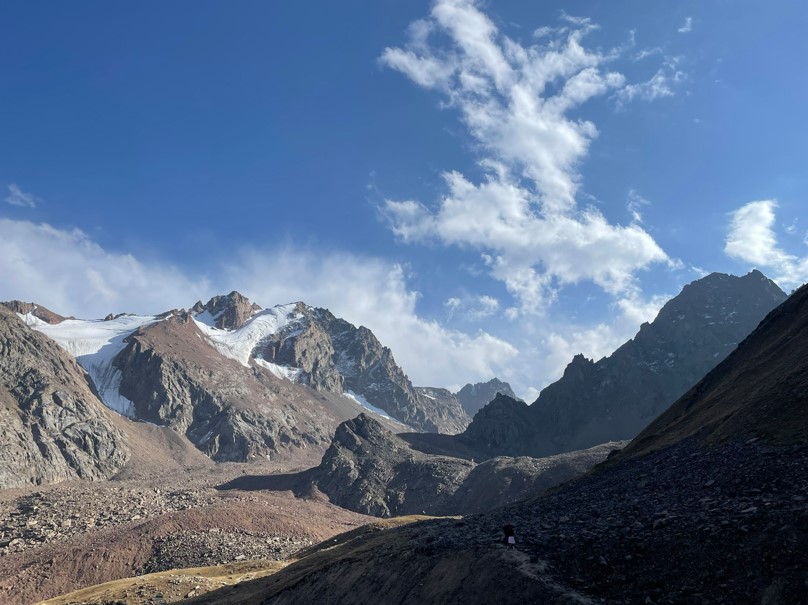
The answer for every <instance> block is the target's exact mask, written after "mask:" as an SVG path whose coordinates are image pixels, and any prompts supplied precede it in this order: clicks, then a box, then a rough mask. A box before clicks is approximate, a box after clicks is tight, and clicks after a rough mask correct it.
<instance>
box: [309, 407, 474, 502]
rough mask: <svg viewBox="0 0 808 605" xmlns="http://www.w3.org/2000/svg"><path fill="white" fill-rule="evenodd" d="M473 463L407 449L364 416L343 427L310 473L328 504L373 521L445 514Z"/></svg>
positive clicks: (345, 423)
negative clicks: (415, 515) (373, 518)
mask: <svg viewBox="0 0 808 605" xmlns="http://www.w3.org/2000/svg"><path fill="white" fill-rule="evenodd" d="M473 467H474V465H473V464H472V463H470V462H468V461H466V460H461V459H458V458H449V457H443V456H429V455H427V454H421V453H420V452H415V451H413V450H411V449H410V448H409V447H408V446H407V444H406V443H405V442H403V441H401V440H400V439H399V438H398V437H396V436H395V435H394V434H392V433H390V432H389V431H387V430H385V429H384V427H382V426H381V425H380V424H379V423H378V422H376V421H374V420H372V419H371V418H369V417H367V416H365V415H364V414H362V415H360V416H358V417H357V418H355V419H354V420H349V421H348V422H344V423H342V424H341V425H340V426H339V428H337V431H336V434H335V435H334V440H333V441H332V442H331V446H330V447H329V448H328V450H327V451H326V453H325V455H324V456H323V459H322V462H321V463H320V465H319V466H318V467H317V468H316V469H315V470H314V476H313V482H314V483H315V484H316V485H317V487H318V488H319V489H320V491H322V492H323V493H324V494H326V495H327V496H328V497H329V499H330V501H331V502H332V503H334V504H338V505H339V506H342V507H343V508H347V509H349V510H353V511H356V512H364V513H365V514H370V515H374V516H377V517H390V516H398V515H406V514H412V513H428V514H433V513H435V512H436V511H442V510H444V509H445V508H446V507H447V505H448V503H449V501H450V500H451V497H452V495H453V494H454V492H455V490H456V489H457V488H458V487H459V486H460V485H461V484H462V482H463V480H464V479H465V478H466V476H467V475H468V474H469V472H470V471H471V470H472V468H473Z"/></svg>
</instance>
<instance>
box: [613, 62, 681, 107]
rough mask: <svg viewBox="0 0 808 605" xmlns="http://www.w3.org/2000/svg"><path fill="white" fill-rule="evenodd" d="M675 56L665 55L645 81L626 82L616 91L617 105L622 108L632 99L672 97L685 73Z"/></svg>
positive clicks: (650, 99) (645, 99)
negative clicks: (663, 60) (654, 71)
mask: <svg viewBox="0 0 808 605" xmlns="http://www.w3.org/2000/svg"><path fill="white" fill-rule="evenodd" d="M678 66H679V59H678V58H677V57H667V58H666V59H665V62H664V63H663V64H662V65H661V66H660V67H659V69H657V71H656V73H655V74H654V75H653V76H651V77H650V78H649V79H648V80H646V81H645V82H637V83H634V84H628V85H626V86H625V87H623V88H621V89H620V90H618V91H617V92H616V96H617V100H618V106H619V107H621V108H624V107H625V106H626V105H627V104H628V103H631V102H632V101H635V100H637V101H655V100H656V99H661V98H664V97H672V96H673V95H674V94H675V89H676V87H677V86H678V85H679V84H680V83H681V82H683V81H684V80H685V78H686V74H685V72H684V71H682V70H680V69H679V67H678Z"/></svg>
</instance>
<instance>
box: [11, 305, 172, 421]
mask: <svg viewBox="0 0 808 605" xmlns="http://www.w3.org/2000/svg"><path fill="white" fill-rule="evenodd" d="M20 319H22V320H23V321H24V322H25V323H26V324H27V325H28V326H30V327H31V328H33V329H34V330H37V331H38V332H42V333H43V334H45V335H46V336H48V337H49V338H51V339H53V340H55V341H56V343H57V344H58V345H59V346H61V347H62V348H63V349H65V350H66V351H67V352H68V353H70V354H71V355H72V356H73V357H75V358H76V361H77V362H78V363H79V365H80V366H81V367H82V368H84V369H85V371H86V372H87V373H88V374H89V375H90V379H91V380H92V381H93V384H95V388H96V390H97V391H98V393H99V395H100V396H101V400H102V401H103V402H104V404H105V405H106V406H107V407H109V408H111V409H113V410H115V411H116V412H118V413H119V414H123V415H125V416H129V417H130V418H133V417H134V415H135V409H134V405H133V404H132V402H131V401H129V400H128V399H127V398H126V397H123V396H122V395H121V394H120V392H119V391H118V388H119V387H120V385H121V372H120V370H118V369H116V368H115V367H113V365H112V360H113V359H115V356H116V355H118V353H120V352H121V351H122V350H123V348H124V347H125V346H126V343H125V342H124V339H125V338H126V337H127V336H129V335H130V334H131V333H132V332H134V331H135V330H137V329H138V328H140V327H141V326H146V325H149V324H152V323H155V322H157V321H160V320H159V319H158V318H157V317H155V316H153V315H124V316H121V317H118V318H116V319H111V320H108V321H104V320H101V319H66V320H64V321H63V322H61V323H58V324H55V325H51V324H49V323H46V322H44V321H42V320H40V319H39V318H37V317H34V316H33V315H32V314H31V313H27V314H26V315H20Z"/></svg>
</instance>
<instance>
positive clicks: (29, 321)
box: [17, 308, 48, 328]
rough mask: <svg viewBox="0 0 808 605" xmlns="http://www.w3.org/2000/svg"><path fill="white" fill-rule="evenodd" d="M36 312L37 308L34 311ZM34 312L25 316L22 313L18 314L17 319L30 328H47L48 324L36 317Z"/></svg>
mask: <svg viewBox="0 0 808 605" xmlns="http://www.w3.org/2000/svg"><path fill="white" fill-rule="evenodd" d="M35 310H36V308H34V311H35ZM34 311H31V312H30V313H26V314H25V315H23V314H22V313H17V317H19V318H20V319H21V320H23V322H25V325H26V326H28V327H29V328H36V327H37V326H43V325H44V326H47V325H48V322H46V321H42V320H41V319H39V318H38V317H37V316H36V315H34Z"/></svg>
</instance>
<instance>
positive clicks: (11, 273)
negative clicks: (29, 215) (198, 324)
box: [0, 219, 211, 317]
mask: <svg viewBox="0 0 808 605" xmlns="http://www.w3.org/2000/svg"><path fill="white" fill-rule="evenodd" d="M0 258H2V259H3V262H2V263H0V296H2V299H3V300H8V299H11V298H14V299H20V300H25V301H33V302H38V303H39V304H42V305H45V306H46V307H49V308H50V309H51V310H53V311H54V312H56V313H61V314H65V315H77V316H84V317H87V316H90V317H103V316H105V315H106V314H107V313H111V312H113V313H119V312H136V313H159V312H162V311H167V310H169V309H171V308H174V307H179V306H190V305H191V304H193V303H194V302H195V300H196V299H194V300H193V301H190V302H189V299H190V298H193V297H197V298H201V297H203V296H205V295H207V294H208V293H209V292H210V291H211V289H210V284H209V283H208V282H207V281H206V280H205V279H197V280H192V279H188V278H187V277H185V276H184V275H183V274H182V272H181V271H179V270H178V269H176V268H174V267H171V266H168V265H150V264H147V263H144V262H141V261H139V260H137V259H136V258H134V257H133V256H132V255H130V254H121V253H116V252H110V251H107V250H104V249H103V248H102V247H101V246H99V245H98V244H96V243H95V242H93V241H92V240H91V239H90V238H89V237H88V236H87V235H86V234H85V233H84V232H82V231H80V230H79V229H72V230H64V229H56V228H54V227H51V226H50V225H47V224H35V223H31V222H28V221H14V220H10V219H0Z"/></svg>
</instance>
